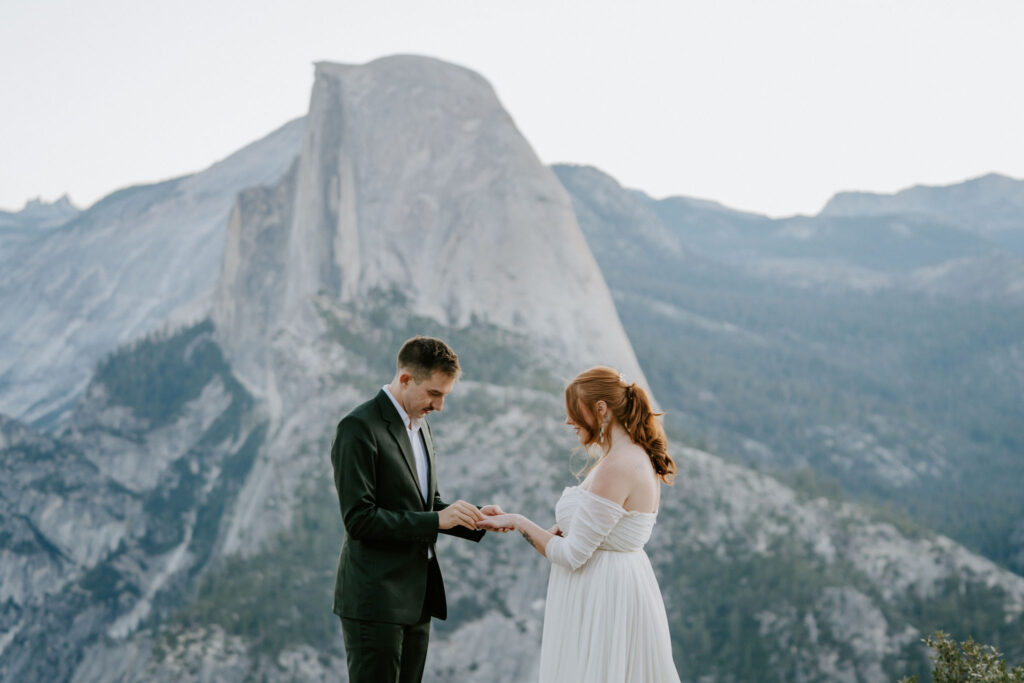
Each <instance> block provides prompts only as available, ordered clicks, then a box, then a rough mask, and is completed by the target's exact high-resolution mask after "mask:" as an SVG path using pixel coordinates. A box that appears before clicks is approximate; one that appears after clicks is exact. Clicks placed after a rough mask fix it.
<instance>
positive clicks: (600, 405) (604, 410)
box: [594, 401, 608, 422]
mask: <svg viewBox="0 0 1024 683" xmlns="http://www.w3.org/2000/svg"><path fill="white" fill-rule="evenodd" d="M594 410H596V411H597V417H598V421H599V422H603V421H604V418H605V416H606V415H607V414H608V404H607V403H605V402H604V401H598V402H597V403H595V404H594Z"/></svg>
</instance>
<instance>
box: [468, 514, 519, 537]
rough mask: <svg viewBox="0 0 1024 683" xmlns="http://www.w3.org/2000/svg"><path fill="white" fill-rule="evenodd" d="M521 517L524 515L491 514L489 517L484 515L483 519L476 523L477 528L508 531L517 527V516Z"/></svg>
mask: <svg viewBox="0 0 1024 683" xmlns="http://www.w3.org/2000/svg"><path fill="white" fill-rule="evenodd" d="M520 517H522V515H511V514H502V515H491V516H489V517H484V518H483V519H481V520H478V521H477V523H476V528H477V529H489V530H490V531H499V532H502V533H504V532H506V531H511V530H513V529H515V528H516V523H517V521H518V520H517V518H520Z"/></svg>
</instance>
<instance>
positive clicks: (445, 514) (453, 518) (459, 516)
mask: <svg viewBox="0 0 1024 683" xmlns="http://www.w3.org/2000/svg"><path fill="white" fill-rule="evenodd" d="M483 518H484V515H483V513H481V512H480V510H477V509H476V506H475V505H473V504H472V503H467V502H466V501H464V500H457V501H455V502H454V503H452V504H451V505H449V506H448V507H446V508H445V509H444V510H441V511H440V512H438V513H437V528H438V529H451V528H452V527H456V526H464V527H466V528H467V529H471V530H474V529H476V523H477V522H478V521H480V520H481V519H483Z"/></svg>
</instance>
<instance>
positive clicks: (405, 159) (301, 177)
mask: <svg viewBox="0 0 1024 683" xmlns="http://www.w3.org/2000/svg"><path fill="white" fill-rule="evenodd" d="M287 182H293V186H292V188H293V189H291V190H290V191H289V189H287V188H283V187H282V188H279V190H278V192H277V196H276V202H275V203H274V204H273V207H272V208H270V209H269V211H268V213H267V214H266V215H268V216H273V218H271V219H269V220H273V221H274V222H275V226H274V228H273V230H274V235H278V234H279V233H281V232H282V231H283V232H284V233H286V234H284V235H281V236H280V238H281V239H285V240H286V247H285V248H283V249H282V250H281V252H280V256H278V257H276V262H275V264H273V266H274V268H275V270H274V273H275V277H280V278H281V279H282V280H283V291H282V292H279V293H277V294H275V297H267V296H264V295H262V294H259V293H257V292H251V293H250V292H248V291H246V283H247V282H250V281H253V280H256V279H258V278H260V277H264V276H263V275H261V274H260V273H261V272H262V271H260V272H257V269H258V268H260V267H261V266H262V265H263V264H254V263H252V261H251V260H246V259H243V258H241V257H240V256H239V255H238V254H234V253H232V252H231V251H230V250H231V249H232V248H233V246H229V251H228V252H227V253H226V254H225V266H226V267H225V269H224V274H223V276H222V279H221V284H220V287H219V290H218V294H217V304H216V311H217V313H216V316H215V320H216V323H217V326H218V329H220V330H221V331H222V333H223V336H222V338H223V340H224V343H225V345H226V346H227V347H228V348H229V349H231V355H232V358H233V360H234V362H235V363H236V368H237V369H238V371H239V372H241V373H242V374H243V376H249V375H252V376H253V377H254V378H255V377H256V375H258V373H259V368H260V367H263V366H264V364H263V363H262V361H261V359H260V358H258V357H256V355H254V354H257V355H258V354H260V353H262V351H261V350H259V349H258V348H252V346H251V340H250V339H249V338H247V337H243V336H242V335H241V334H239V332H240V331H241V330H242V329H244V328H245V326H246V325H249V324H251V323H250V322H248V321H246V316H257V317H260V318H261V319H262V320H264V321H266V323H267V324H264V323H260V324H261V325H262V326H263V327H264V329H274V328H275V327H276V326H281V325H296V324H301V323H299V322H297V321H301V320H305V321H307V322H309V321H314V322H315V317H316V316H315V314H312V313H311V312H312V311H313V309H312V307H311V301H312V300H313V297H314V296H316V295H317V294H319V293H321V292H323V293H326V294H328V295H329V296H331V297H332V298H333V299H336V300H337V301H339V302H341V303H345V304H348V303H354V302H365V301H368V300H372V299H375V298H378V299H379V298H380V297H381V296H382V295H386V294H388V293H390V292H399V293H400V294H401V296H402V297H404V298H405V299H406V300H407V301H408V303H409V306H410V308H411V309H412V310H415V311H417V312H418V313H419V314H421V315H423V316H426V317H428V318H431V319H433V320H435V321H437V322H439V323H441V324H444V325H449V326H454V327H464V326H467V325H469V324H470V323H472V322H473V321H478V322H482V323H485V324H492V325H497V326H499V327H502V328H506V329H510V330H511V329H514V330H516V331H517V332H518V333H520V334H522V335H523V336H524V337H525V338H528V339H533V340H534V343H535V345H536V350H537V354H538V356H539V357H546V358H549V359H567V358H572V359H575V366H574V367H578V366H583V365H587V364H593V363H596V362H604V363H614V364H616V365H618V366H620V367H621V369H622V370H623V372H625V373H627V374H629V375H631V376H633V377H636V378H638V379H641V381H642V373H641V372H640V368H639V365H638V364H637V363H636V360H635V358H634V356H633V352H632V349H631V347H630V345H629V342H628V340H627V338H626V336H625V333H624V332H623V331H622V327H621V325H620V324H619V321H618V316H617V313H616V310H615V307H614V304H613V303H612V301H611V297H610V295H609V293H608V290H607V287H606V286H605V284H604V280H603V278H602V277H601V273H600V271H599V269H598V268H597V264H596V263H595V261H594V259H593V257H592V256H591V254H590V251H589V249H588V248H587V245H586V242H585V241H584V239H583V235H582V233H581V232H580V229H579V226H578V224H577V223H576V219H575V216H574V214H573V212H572V207H571V203H570V201H569V197H568V195H567V194H566V192H565V190H564V189H563V188H562V186H561V185H560V184H559V183H558V180H557V179H556V178H555V176H554V174H553V173H552V172H551V171H550V170H549V169H548V168H546V167H544V166H543V165H542V164H541V163H540V161H539V160H538V159H537V157H536V155H535V154H534V153H533V150H532V149H531V148H530V146H529V144H528V143H527V142H526V140H525V139H523V137H522V135H521V134H520V133H519V131H518V130H517V129H516V127H515V125H514V124H513V122H512V120H511V118H510V117H509V116H508V114H507V113H506V112H505V111H504V109H502V107H501V104H500V103H499V102H498V99H497V97H496V96H495V94H494V91H493V89H492V88H491V87H490V85H489V84H488V83H487V82H486V81H484V80H483V79H482V78H480V76H478V75H477V74H475V73H473V72H471V71H468V70H466V69H463V68H461V67H456V66H453V65H450V64H445V63H443V62H439V61H436V60H431V59H426V58H416V57H392V58H387V59H382V60H378V61H375V62H372V63H370V64H367V65H365V66H345V65H340V64H328V63H321V64H318V65H317V71H316V81H315V84H314V87H313V95H312V98H311V102H310V113H309V117H308V127H307V133H306V138H305V143H304V145H303V151H302V155H301V158H300V160H299V163H298V167H297V170H296V175H295V178H294V181H287ZM251 200H252V198H243V200H242V203H241V204H240V205H239V207H238V208H237V209H236V217H238V218H237V220H234V221H233V222H232V226H231V233H230V234H229V237H228V243H229V245H240V246H243V245H244V242H245V241H246V240H249V239H252V237H251V235H252V234H254V230H255V228H250V226H249V225H247V224H246V223H245V221H244V220H242V216H243V214H245V213H246V212H247V209H246V206H245V202H247V201H251ZM253 220H255V221H256V222H258V223H259V224H260V225H261V226H262V227H261V228H259V229H260V230H264V231H265V230H270V228H269V226H267V225H265V220H268V219H264V218H256V217H254V218H253ZM246 233H249V234H246ZM267 234H268V235H269V233H267ZM268 239H269V237H268ZM274 239H277V237H275V238H274ZM233 264H239V267H238V268H237V269H236V268H235V267H234V266H233ZM253 304H255V306H253ZM563 367H564V369H565V370H566V371H567V372H568V370H569V368H568V366H563ZM255 383H256V384H258V385H259V384H261V382H260V381H258V380H257V381H256V382H255Z"/></svg>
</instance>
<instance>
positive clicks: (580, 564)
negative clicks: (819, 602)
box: [478, 366, 679, 683]
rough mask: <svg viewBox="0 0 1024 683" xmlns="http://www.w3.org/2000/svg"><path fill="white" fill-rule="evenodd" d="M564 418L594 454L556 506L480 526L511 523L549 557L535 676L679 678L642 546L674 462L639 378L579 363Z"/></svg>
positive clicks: (555, 682) (549, 680) (546, 679)
mask: <svg viewBox="0 0 1024 683" xmlns="http://www.w3.org/2000/svg"><path fill="white" fill-rule="evenodd" d="M565 410H566V420H565V422H566V424H568V425H569V426H571V427H572V428H573V429H574V430H576V434H577V436H578V437H579V440H580V443H581V444H583V446H584V447H585V448H589V447H591V446H594V445H598V446H599V447H600V448H599V449H598V450H599V451H600V454H599V458H598V460H597V463H596V464H595V465H594V466H593V467H592V468H591V469H590V472H589V473H588V474H587V476H586V478H585V479H584V480H583V482H582V483H581V484H580V485H579V486H569V487H566V489H565V490H564V491H563V492H562V496H561V498H559V499H558V503H557V504H556V506H555V520H556V524H555V526H553V527H552V528H551V529H548V530H544V529H542V528H541V527H539V526H537V525H536V524H534V523H533V522H531V521H530V520H529V519H527V518H526V517H523V516H522V515H516V514H506V515H497V516H493V517H488V518H486V519H484V520H483V521H481V522H478V526H480V527H481V528H487V529H494V530H499V531H507V530H510V529H515V530H516V531H518V532H519V533H521V534H522V535H523V537H524V538H525V539H526V540H527V541H528V542H529V543H530V545H532V546H533V547H534V549H535V550H537V552H539V553H540V554H541V555H544V556H545V557H546V558H548V560H550V561H551V576H550V579H549V580H548V594H547V602H546V606H545V609H544V635H543V638H542V641H541V649H540V681H541V683H571V682H572V681H580V682H583V681H606V682H608V683H613V682H617V681H623V682H626V681H628V682H629V683H634V682H636V683H647V682H649V683H665V682H666V681H668V682H673V681H679V674H678V673H677V672H676V669H675V665H674V664H673V662H672V646H671V643H670V641H669V633H668V620H667V619H666V617H665V605H664V603H663V602H662V598H661V592H660V590H659V589H658V582H657V580H656V579H655V577H654V572H653V570H652V569H651V563H650V560H648V559H647V554H646V553H645V552H644V550H643V547H644V544H645V543H646V542H647V540H648V539H649V538H650V536H651V531H652V529H653V528H654V521H655V519H656V517H657V512H658V503H659V500H660V497H661V482H665V483H667V484H671V483H672V478H673V476H674V475H675V470H676V467H675V463H674V462H673V461H672V458H671V456H669V454H668V453H667V452H666V450H665V432H664V430H663V429H662V427H661V424H660V423H659V422H658V420H657V416H656V415H655V413H654V412H653V410H652V409H651V404H650V401H649V400H648V398H647V394H646V392H645V391H644V390H643V388H641V387H639V386H637V385H636V384H635V383H634V384H628V385H627V384H626V383H625V382H624V381H623V380H622V376H621V375H620V374H619V373H618V372H617V371H615V370H613V369H611V368H607V367H601V366H598V367H594V368H591V369H589V370H587V371H586V372H583V373H581V374H580V375H578V376H577V377H576V379H574V380H573V381H572V382H571V383H570V384H569V386H568V387H566V389H565Z"/></svg>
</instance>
